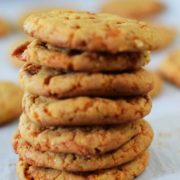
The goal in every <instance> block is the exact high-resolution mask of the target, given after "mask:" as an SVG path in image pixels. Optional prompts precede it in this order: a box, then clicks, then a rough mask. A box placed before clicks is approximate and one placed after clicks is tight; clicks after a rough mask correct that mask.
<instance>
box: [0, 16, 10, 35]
mask: <svg viewBox="0 0 180 180" xmlns="http://www.w3.org/2000/svg"><path fill="white" fill-rule="evenodd" d="M9 31H10V27H9V24H8V23H7V22H6V21H4V20H2V19H0V37H2V36H5V35H7V34H8V33H9Z"/></svg>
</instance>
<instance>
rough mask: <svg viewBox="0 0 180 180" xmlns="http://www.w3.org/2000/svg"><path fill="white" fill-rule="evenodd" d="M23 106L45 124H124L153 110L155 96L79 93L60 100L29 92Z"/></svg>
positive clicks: (31, 116)
mask: <svg viewBox="0 0 180 180" xmlns="http://www.w3.org/2000/svg"><path fill="white" fill-rule="evenodd" d="M110 107H111V108H110ZM23 108H24V112H25V113H26V115H27V116H28V117H29V119H30V120H32V121H34V122H36V123H39V124H41V126H59V125H68V126H74V125H106V124H120V123H125V122H130V121H135V120H138V119H141V118H143V117H144V116H145V115H147V114H148V113H149V112H150V110H151V98H150V97H149V96H139V97H133V98H130V97H129V98H126V99H123V98H121V99H114V100H113V99H107V98H90V97H76V98H69V99H61V100H60V99H55V98H47V97H43V96H37V95H32V94H29V93H26V94H25V96H24V98H23Z"/></svg>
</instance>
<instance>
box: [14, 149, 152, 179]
mask: <svg viewBox="0 0 180 180" xmlns="http://www.w3.org/2000/svg"><path fill="white" fill-rule="evenodd" d="M148 160H149V153H148V152H144V153H143V154H142V155H140V156H139V157H137V158H136V159H135V160H133V161H131V162H129V163H127V164H124V165H122V166H118V167H115V168H112V169H107V170H101V171H97V172H89V173H69V172H65V171H58V170H54V169H46V168H38V167H34V166H30V165H28V164H26V163H25V162H24V161H22V160H19V162H18V164H17V174H18V176H19V180H32V179H33V180H45V179H46V180H62V179H63V180H64V179H67V180H69V179H71V180H87V179H88V180H102V179H104V180H132V179H134V178H135V177H137V176H138V175H140V174H141V173H142V172H143V171H144V169H145V168H146V166H147V164H148Z"/></svg>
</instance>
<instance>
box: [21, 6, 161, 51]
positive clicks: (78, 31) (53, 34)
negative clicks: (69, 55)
mask: <svg viewBox="0 0 180 180" xmlns="http://www.w3.org/2000/svg"><path fill="white" fill-rule="evenodd" d="M24 30H25V32H26V33H27V34H29V35H30V36H33V37H35V38H37V39H39V40H40V41H43V42H47V43H49V44H52V45H55V46H58V47H64V48H71V49H81V50H86V51H103V52H104V51H107V52H112V53H116V52H122V51H143V50H154V49H157V48H158V42H159V38H158V34H157V32H156V30H155V29H154V28H153V27H151V26H150V25H148V24H146V23H144V22H138V21H135V20H128V19H125V18H121V17H119V16H116V15H111V14H103V13H99V14H94V13H89V12H85V11H71V10H60V9H56V10H52V11H49V12H44V13H39V14H34V15H33V14H32V15H30V16H29V17H28V18H27V19H26V21H25V23H24Z"/></svg>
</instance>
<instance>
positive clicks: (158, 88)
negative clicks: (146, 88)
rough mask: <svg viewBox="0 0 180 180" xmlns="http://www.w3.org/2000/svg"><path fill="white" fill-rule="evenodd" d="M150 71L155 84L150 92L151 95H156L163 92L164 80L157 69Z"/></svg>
mask: <svg viewBox="0 0 180 180" xmlns="http://www.w3.org/2000/svg"><path fill="white" fill-rule="evenodd" d="M149 72H150V73H151V74H152V77H153V84H154V87H153V89H152V90H151V92H150V96H151V97H156V96H158V95H159V94H160V93H161V92H162V89H163V83H164V82H163V79H162V77H161V76H160V74H159V73H158V72H157V71H149Z"/></svg>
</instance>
